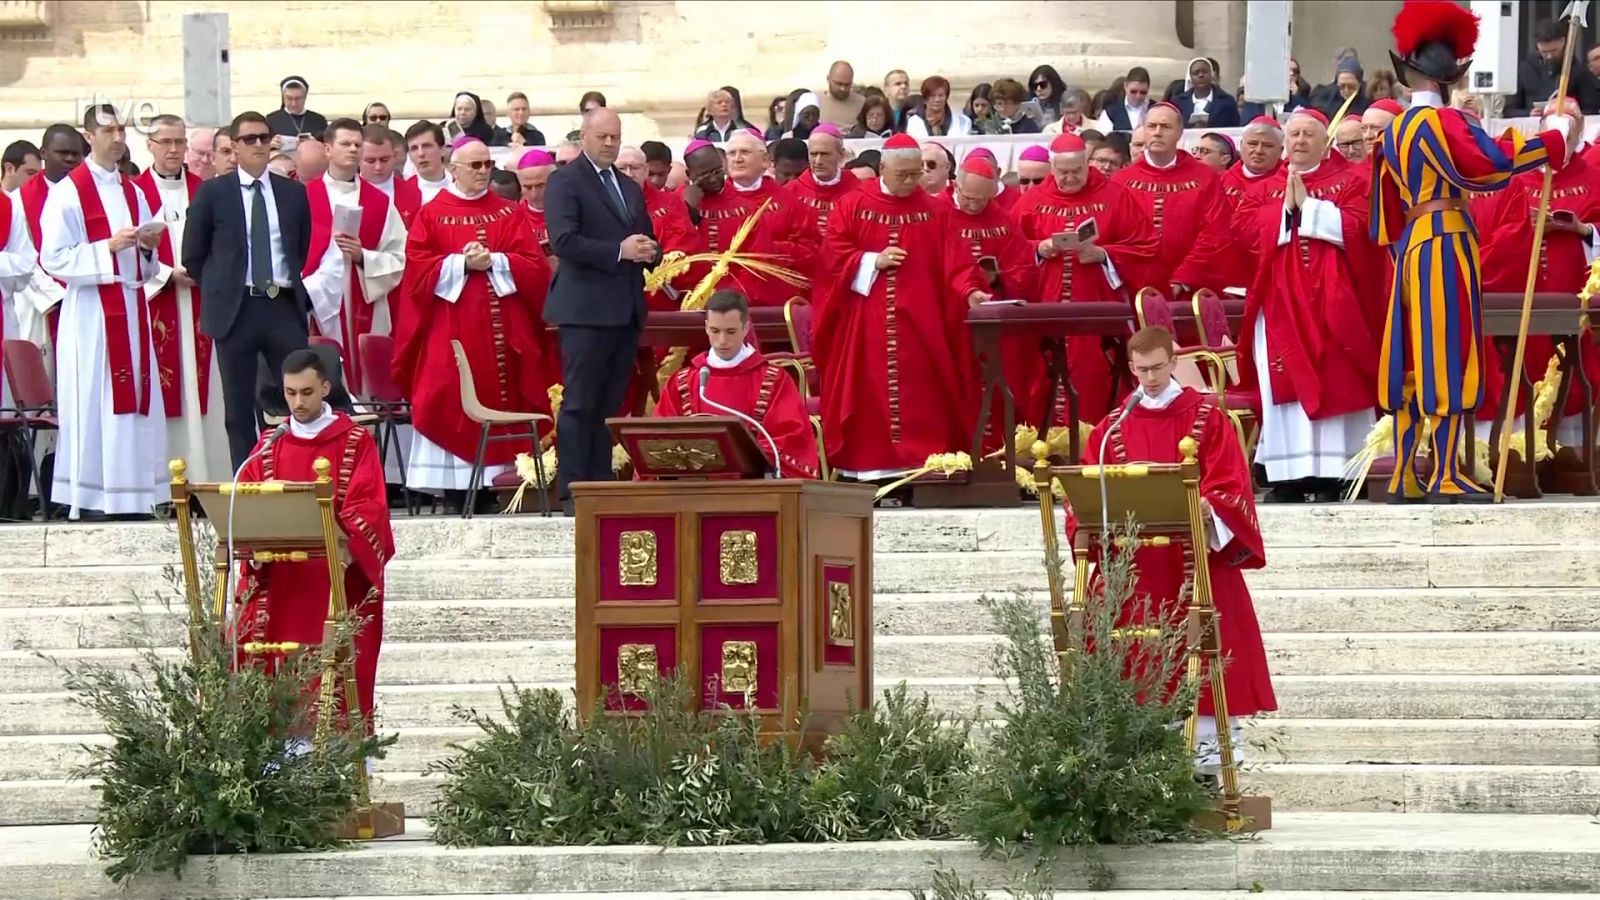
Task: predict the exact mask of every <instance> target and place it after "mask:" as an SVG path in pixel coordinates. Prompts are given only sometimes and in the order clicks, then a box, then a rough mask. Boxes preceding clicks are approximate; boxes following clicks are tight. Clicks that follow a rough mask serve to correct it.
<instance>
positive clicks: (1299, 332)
mask: <svg viewBox="0 0 1600 900" xmlns="http://www.w3.org/2000/svg"><path fill="white" fill-rule="evenodd" d="M1301 179H1302V180H1303V181H1304V182H1305V186H1306V196H1307V197H1308V198H1310V199H1314V200H1322V201H1325V202H1328V203H1331V204H1333V205H1334V206H1336V207H1337V208H1338V210H1339V220H1340V232H1341V237H1342V239H1343V241H1344V246H1343V247H1340V246H1338V245H1336V244H1334V243H1331V242H1329V241H1326V240H1321V239H1318V238H1313V237H1310V236H1308V235H1306V234H1305V233H1303V232H1302V230H1301V228H1302V225H1303V220H1304V212H1302V213H1301V214H1299V215H1298V216H1296V217H1294V218H1291V219H1290V220H1289V222H1288V223H1287V225H1286V223H1285V214H1284V206H1283V199H1284V186H1285V184H1286V183H1287V181H1288V170H1287V169H1285V170H1282V171H1280V172H1279V173H1278V174H1277V175H1273V176H1269V177H1268V178H1267V179H1265V180H1264V181H1263V182H1261V183H1258V184H1257V185H1256V186H1255V188H1254V189H1252V190H1251V191H1249V192H1248V193H1246V194H1245V195H1244V199H1243V200H1242V201H1241V202H1240V205H1239V210H1238V215H1237V219H1236V226H1235V231H1236V233H1237V236H1238V240H1239V243H1240V245H1241V247H1243V248H1244V249H1245V251H1246V252H1247V253H1248V255H1249V256H1250V258H1251V259H1253V260H1254V261H1255V263H1256V275H1255V280H1254V281H1253V282H1252V283H1251V285H1250V291H1249V294H1248V298H1247V299H1246V301H1245V309H1244V322H1243V323H1242V324H1241V325H1240V328H1239V334H1240V338H1239V344H1238V347H1239V378H1240V386H1241V387H1242V388H1243V389H1244V390H1247V391H1253V390H1259V388H1258V387H1257V385H1256V381H1257V376H1256V361H1255V352H1256V341H1255V334H1256V319H1257V318H1258V317H1265V320H1266V329H1267V348H1268V350H1269V351H1270V355H1271V356H1272V359H1270V360H1268V370H1269V371H1270V372H1271V377H1272V400H1273V402H1274V403H1288V402H1290V401H1298V402H1299V403H1300V405H1301V406H1303V407H1304V408H1305V411H1306V415H1308V416H1310V417H1311V418H1313V419H1326V418H1329V417H1332V416H1341V415H1345V414H1346V413H1352V412H1356V411H1357V410H1361V409H1370V408H1372V407H1373V406H1375V405H1376V404H1377V402H1378V396H1377V384H1378V350H1379V346H1380V344H1381V342H1382V337H1383V325H1382V319H1383V313H1384V304H1385V300H1386V297H1385V296H1384V285H1383V284H1382V282H1381V281H1380V280H1379V279H1380V278H1381V277H1382V275H1383V272H1384V270H1383V267H1382V265H1381V257H1382V256H1384V255H1387V254H1384V253H1383V252H1382V251H1381V250H1380V249H1379V248H1378V247H1376V246H1374V245H1373V244H1372V242H1371V241H1370V240H1368V237H1367V226H1368V224H1369V222H1370V219H1369V216H1370V209H1371V202H1370V199H1369V197H1368V195H1367V182H1366V180H1365V179H1363V178H1362V177H1361V174H1360V172H1359V171H1358V170H1357V169H1356V167H1354V166H1337V167H1336V166H1329V165H1327V164H1326V163H1324V164H1322V165H1319V166H1317V168H1316V169H1314V170H1313V171H1310V172H1306V173H1302V175H1301ZM1286 227H1287V228H1288V229H1289V239H1288V242H1287V243H1283V244H1279V242H1278V239H1279V236H1280V234H1281V233H1282V232H1283V230H1284V229H1285V228H1286Z"/></svg>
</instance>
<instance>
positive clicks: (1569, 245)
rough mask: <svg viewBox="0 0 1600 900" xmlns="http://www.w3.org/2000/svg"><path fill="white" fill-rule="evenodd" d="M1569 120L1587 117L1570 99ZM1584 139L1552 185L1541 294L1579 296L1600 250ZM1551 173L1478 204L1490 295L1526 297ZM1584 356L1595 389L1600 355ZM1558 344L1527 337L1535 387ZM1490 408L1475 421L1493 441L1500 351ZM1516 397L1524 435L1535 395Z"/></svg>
mask: <svg viewBox="0 0 1600 900" xmlns="http://www.w3.org/2000/svg"><path fill="white" fill-rule="evenodd" d="M1561 112H1563V111H1562V110H1560V109H1558V108H1557V107H1556V105H1555V104H1554V103H1553V102H1552V103H1551V104H1549V105H1548V107H1547V108H1546V109H1545V110H1544V115H1545V117H1546V119H1548V117H1549V116H1552V115H1556V114H1559V113H1561ZM1565 114H1566V115H1568V116H1571V117H1573V119H1574V120H1579V119H1581V117H1582V115H1583V114H1582V112H1580V111H1579V108H1578V103H1577V101H1576V100H1573V99H1572V98H1571V97H1568V98H1567V99H1566V110H1565ZM1539 129H1540V131H1553V130H1555V128H1554V126H1552V125H1551V124H1550V123H1549V122H1548V121H1543V122H1541V123H1540V125H1539ZM1582 139H1583V138H1582V135H1581V134H1580V133H1579V130H1578V129H1574V130H1573V131H1572V132H1571V133H1570V134H1568V136H1567V144H1568V147H1569V149H1568V156H1569V160H1568V162H1567V164H1566V166H1565V167H1564V168H1562V169H1561V171H1559V172H1556V173H1555V175H1554V176H1552V178H1551V180H1550V215H1549V217H1548V218H1547V219H1546V220H1545V223H1544V243H1543V244H1541V245H1540V247H1539V262H1538V268H1539V271H1538V274H1537V275H1536V276H1534V278H1535V280H1534V283H1533V289H1534V290H1535V291H1550V292H1555V293H1560V294H1569V295H1570V294H1576V293H1577V292H1578V291H1580V290H1582V288H1583V284H1584V281H1586V280H1587V278H1588V275H1589V264H1590V263H1592V262H1593V261H1594V259H1595V256H1596V254H1597V252H1600V239H1597V237H1596V235H1595V228H1596V227H1597V226H1600V167H1597V165H1596V164H1597V160H1596V159H1595V158H1594V157H1593V156H1590V155H1588V154H1583V153H1580V152H1579V151H1578V145H1579V144H1580V143H1581V142H1582ZM1543 179H1544V173H1543V172H1539V171H1534V172H1524V173H1522V174H1521V175H1518V176H1517V177H1515V178H1513V179H1512V180H1511V184H1510V186H1509V187H1507V188H1506V189H1505V190H1503V191H1500V192H1498V193H1494V194H1488V195H1485V196H1484V197H1483V198H1482V199H1481V200H1479V201H1474V204H1475V205H1474V206H1473V221H1474V222H1476V223H1477V224H1478V228H1479V232H1480V233H1481V234H1482V235H1483V241H1482V253H1483V289H1484V290H1485V291H1506V292H1518V293H1520V292H1521V291H1522V290H1523V288H1524V287H1525V286H1526V284H1527V277H1528V260H1529V258H1530V256H1531V254H1532V250H1533V217H1534V215H1535V214H1536V212H1537V211H1538V209H1539V191H1540V188H1541V186H1542V183H1543ZM1579 343H1580V346H1581V354H1580V355H1581V358H1582V360H1583V365H1584V370H1585V371H1586V372H1587V373H1588V375H1589V380H1590V383H1592V384H1600V354H1597V353H1596V352H1595V347H1594V345H1593V344H1592V343H1591V342H1590V341H1587V340H1586V341H1580V342H1579ZM1554 352H1555V346H1554V344H1553V342H1552V341H1551V339H1550V336H1549V335H1538V334H1530V335H1528V346H1527V348H1526V350H1525V351H1524V353H1525V356H1524V360H1523V362H1524V365H1525V370H1526V371H1527V373H1528V377H1529V378H1531V379H1533V380H1534V381H1535V382H1537V381H1539V380H1540V379H1542V378H1544V372H1545V367H1546V366H1547V364H1548V363H1549V361H1550V354H1552V353H1554ZM1483 368H1484V391H1483V402H1482V403H1480V404H1479V405H1478V412H1477V414H1476V416H1475V421H1476V428H1477V434H1478V437H1479V438H1480V439H1482V440H1488V439H1489V431H1490V429H1491V428H1493V427H1494V425H1495V423H1496V422H1499V421H1501V420H1502V419H1503V418H1504V415H1503V413H1502V412H1501V409H1500V391H1501V389H1502V386H1503V385H1504V383H1505V372H1504V369H1503V365H1502V362H1501V360H1500V355H1499V354H1498V353H1485V354H1484V355H1483ZM1529 393H1530V392H1529V391H1526V390H1523V391H1521V392H1520V393H1518V395H1517V416H1518V420H1517V421H1515V422H1513V425H1514V426H1515V427H1516V429H1517V433H1518V434H1521V433H1522V429H1523V425H1522V423H1521V421H1520V419H1521V417H1522V416H1523V415H1524V414H1526V413H1527V409H1528V394H1529ZM1582 393H1583V392H1582V391H1580V390H1578V389H1577V388H1576V387H1574V388H1573V389H1572V390H1571V391H1569V392H1568V394H1567V403H1566V406H1565V408H1564V409H1563V418H1562V420H1561V424H1560V426H1559V428H1558V429H1557V432H1556V440H1557V441H1558V442H1560V443H1561V444H1562V445H1563V446H1566V447H1577V446H1579V445H1581V444H1582V443H1583V423H1582V420H1581V419H1580V418H1579V414H1580V413H1581V412H1582V411H1583V396H1582Z"/></svg>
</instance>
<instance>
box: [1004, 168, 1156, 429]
mask: <svg viewBox="0 0 1600 900" xmlns="http://www.w3.org/2000/svg"><path fill="white" fill-rule="evenodd" d="M1019 212H1020V216H1021V219H1022V232H1023V234H1025V235H1027V236H1028V239H1029V240H1031V241H1033V242H1035V243H1037V242H1039V241H1042V240H1044V239H1046V238H1048V237H1050V236H1051V235H1055V234H1060V233H1062V232H1065V231H1076V230H1077V229H1079V228H1080V227H1082V226H1083V224H1084V223H1085V222H1088V221H1089V220H1091V219H1092V220H1094V227H1095V230H1096V231H1097V232H1098V234H1099V236H1098V237H1097V238H1096V239H1095V246H1097V247H1099V248H1100V249H1101V250H1104V251H1105V252H1106V258H1107V259H1109V260H1110V261H1111V267H1112V268H1113V269H1115V270H1116V273H1117V277H1118V279H1119V280H1120V281H1121V282H1122V284H1121V286H1119V287H1116V288H1113V287H1112V286H1111V280H1110V277H1109V275H1108V274H1107V271H1106V267H1105V266H1104V265H1103V264H1101V263H1086V262H1082V261H1080V260H1079V259H1078V255H1077V254H1076V253H1064V254H1061V255H1058V256H1052V257H1050V258H1048V259H1045V260H1043V261H1042V262H1041V263H1040V270H1039V295H1038V296H1039V300H1040V301H1041V302H1044V303H1071V302H1074V301H1078V302H1083V301H1107V300H1125V299H1126V298H1127V297H1128V296H1129V295H1130V291H1131V289H1132V287H1133V286H1134V285H1136V284H1138V283H1139V281H1140V280H1141V277H1142V276H1141V275H1140V273H1141V272H1142V271H1143V270H1145V269H1148V268H1150V267H1151V266H1152V263H1153V262H1154V260H1155V259H1156V255H1157V253H1158V251H1159V249H1160V246H1159V244H1158V242H1157V239H1156V231H1155V228H1154V227H1152V226H1151V224H1150V216H1149V213H1147V212H1146V211H1145V209H1144V207H1143V206H1141V205H1140V203H1139V201H1138V200H1137V199H1135V197H1134V195H1133V192H1132V191H1130V190H1128V189H1127V188H1125V187H1123V186H1122V185H1120V184H1117V183H1115V182H1113V181H1111V180H1110V179H1108V178H1106V177H1105V176H1104V175H1101V174H1100V172H1099V171H1098V170H1096V169H1093V168H1091V169H1089V173H1088V178H1087V180H1086V181H1085V182H1084V184H1083V187H1082V188H1080V189H1078V190H1077V191H1074V192H1072V193H1070V194H1069V193H1066V192H1065V191H1063V190H1061V188H1060V187H1058V186H1057V185H1056V182H1055V179H1053V178H1047V179H1045V180H1044V181H1042V182H1040V183H1039V184H1037V185H1035V186H1034V187H1033V188H1030V189H1029V190H1028V192H1027V193H1026V194H1025V195H1023V198H1022V204H1021V206H1020V210H1019ZM1163 290H1164V289H1163ZM1033 355H1034V356H1038V349H1037V347H1035V348H1034V349H1033ZM1067 371H1068V374H1069V375H1070V377H1071V379H1072V389H1073V391H1074V392H1075V393H1076V394H1077V395H1078V415H1079V418H1080V419H1082V420H1083V421H1086V422H1094V421H1097V420H1099V418H1100V417H1101V416H1103V415H1105V414H1106V413H1107V412H1108V411H1110V409H1111V400H1112V395H1113V394H1114V393H1116V391H1115V390H1114V389H1113V383H1114V382H1117V381H1120V380H1121V378H1122V373H1121V372H1116V371H1113V370H1112V367H1111V361H1110V358H1109V357H1108V356H1107V355H1106V348H1105V342H1104V340H1102V339H1101V338H1100V337H1098V336H1092V335H1078V336H1072V337H1068V338H1067ZM1042 380H1043V370H1042V369H1041V370H1040V374H1039V376H1038V377H1036V378H1035V379H1034V380H1033V382H1032V384H1033V391H1032V393H1031V394H1030V395H1029V402H1030V404H1031V406H1030V409H1031V411H1032V413H1033V415H1034V416H1035V418H1033V419H1031V420H1030V421H1033V422H1040V421H1043V417H1044V415H1045V413H1046V412H1047V410H1046V408H1045V407H1046V405H1047V404H1048V403H1049V398H1048V397H1046V396H1045V386H1044V385H1043V384H1042V383H1041V382H1042ZM1065 401H1066V398H1065V397H1064V396H1063V397H1057V398H1056V408H1055V409H1054V410H1050V411H1049V412H1050V421H1052V422H1054V423H1056V424H1058V425H1059V424H1064V423H1066V418H1067V416H1066V402H1065ZM1071 424H1074V425H1075V424H1076V423H1071Z"/></svg>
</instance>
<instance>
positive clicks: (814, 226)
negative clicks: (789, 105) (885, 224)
mask: <svg viewBox="0 0 1600 900" xmlns="http://www.w3.org/2000/svg"><path fill="white" fill-rule="evenodd" d="M806 156H807V161H808V162H809V163H810V165H809V167H808V168H807V169H806V170H805V171H804V172H801V173H800V177H799V178H796V179H795V180H794V181H791V182H789V184H788V185H786V186H785V187H786V188H787V189H788V191H789V196H791V197H793V198H794V199H795V201H796V202H798V203H799V204H800V205H801V206H804V207H805V208H806V210H807V217H806V221H807V224H808V225H810V226H811V230H812V233H813V234H815V235H816V238H817V241H818V242H819V243H820V242H821V240H822V234H823V232H824V231H826V230H827V225H828V214H829V213H831V212H833V205H834V204H835V203H838V202H839V199H840V198H841V197H843V196H844V194H845V192H846V191H849V190H856V189H859V188H860V187H861V185H859V184H856V180H855V179H853V178H849V177H848V173H846V172H845V171H844V140H843V139H842V138H841V137H840V134H839V129H837V128H835V127H834V126H833V125H831V124H829V123H827V122H824V123H822V124H821V125H818V126H817V127H816V128H813V129H812V130H811V136H810V137H809V138H807V139H806Z"/></svg>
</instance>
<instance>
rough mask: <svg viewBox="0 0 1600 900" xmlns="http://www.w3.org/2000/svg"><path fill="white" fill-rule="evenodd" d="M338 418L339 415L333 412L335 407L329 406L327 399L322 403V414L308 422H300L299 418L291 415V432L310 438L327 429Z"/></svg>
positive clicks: (299, 436)
mask: <svg viewBox="0 0 1600 900" xmlns="http://www.w3.org/2000/svg"><path fill="white" fill-rule="evenodd" d="M336 418H337V417H336V416H334V414H333V407H331V406H329V405H328V403H327V401H326V400H324V401H323V403H322V415H320V416H317V417H316V418H315V419H312V420H311V421H310V422H307V423H306V424H304V425H302V424H300V420H299V419H296V418H295V417H293V416H290V417H289V433H290V434H292V435H294V436H295V437H297V438H304V439H307V440H309V439H311V438H314V437H316V436H317V435H319V434H321V433H322V432H323V431H324V430H326V429H327V427H328V426H329V425H332V424H333V423H334V421H335V419H336Z"/></svg>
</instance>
